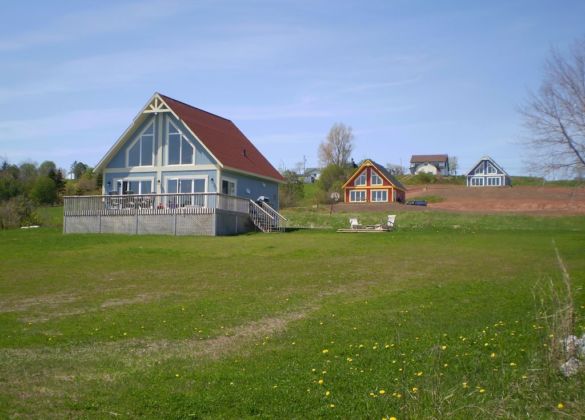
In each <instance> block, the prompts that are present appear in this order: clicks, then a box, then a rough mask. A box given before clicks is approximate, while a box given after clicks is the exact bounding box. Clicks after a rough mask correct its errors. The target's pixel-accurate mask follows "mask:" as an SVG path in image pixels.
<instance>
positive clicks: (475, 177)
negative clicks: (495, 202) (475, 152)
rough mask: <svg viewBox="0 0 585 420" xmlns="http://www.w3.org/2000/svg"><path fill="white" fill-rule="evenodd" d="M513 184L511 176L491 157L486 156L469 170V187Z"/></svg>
mask: <svg viewBox="0 0 585 420" xmlns="http://www.w3.org/2000/svg"><path fill="white" fill-rule="evenodd" d="M508 185H512V180H511V179H510V176H509V175H508V174H507V173H506V171H504V169H503V168H502V167H501V166H500V165H498V164H497V163H496V162H495V161H494V160H493V159H492V158H491V157H489V156H484V157H482V158H481V159H480V161H479V162H477V163H476V164H475V165H474V166H473V168H472V169H471V170H470V171H469V172H467V186H468V187H505V186H508Z"/></svg>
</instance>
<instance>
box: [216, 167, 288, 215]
mask: <svg viewBox="0 0 585 420" xmlns="http://www.w3.org/2000/svg"><path fill="white" fill-rule="evenodd" d="M223 176H226V177H228V178H233V179H236V180H237V190H236V195H237V196H239V197H244V198H250V199H252V200H256V199H257V198H258V197H260V196H261V195H263V196H266V197H268V199H269V200H270V205H271V206H272V207H273V208H275V209H276V210H278V208H279V206H278V183H277V182H274V181H267V180H264V179H260V178H255V177H252V176H248V175H243V174H239V173H236V172H228V171H222V177H223Z"/></svg>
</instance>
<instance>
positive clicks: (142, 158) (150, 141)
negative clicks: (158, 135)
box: [126, 123, 154, 167]
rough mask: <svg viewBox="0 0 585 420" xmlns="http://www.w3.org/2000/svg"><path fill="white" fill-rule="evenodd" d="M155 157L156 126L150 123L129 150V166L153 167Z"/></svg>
mask: <svg viewBox="0 0 585 420" xmlns="http://www.w3.org/2000/svg"><path fill="white" fill-rule="evenodd" d="M153 155H154V124H153V123H150V125H149V126H148V127H146V129H144V131H143V132H142V133H141V134H140V136H139V137H138V138H137V139H136V140H135V141H134V143H132V144H131V145H130V148H129V149H128V157H127V165H126V166H128V167H130V166H152V160H153Z"/></svg>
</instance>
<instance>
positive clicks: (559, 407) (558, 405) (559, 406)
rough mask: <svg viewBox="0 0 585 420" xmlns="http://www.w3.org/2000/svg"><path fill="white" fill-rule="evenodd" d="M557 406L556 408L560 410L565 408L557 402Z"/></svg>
mask: <svg viewBox="0 0 585 420" xmlns="http://www.w3.org/2000/svg"><path fill="white" fill-rule="evenodd" d="M557 408H558V409H559V410H562V409H563V408H565V405H564V404H563V403H558V404H557Z"/></svg>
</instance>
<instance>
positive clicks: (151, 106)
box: [95, 92, 223, 172]
mask: <svg viewBox="0 0 585 420" xmlns="http://www.w3.org/2000/svg"><path fill="white" fill-rule="evenodd" d="M158 113H169V114H170V115H172V116H173V117H175V119H176V120H177V121H179V122H180V123H181V125H182V126H183V127H184V129H185V130H186V131H187V132H189V133H190V134H191V135H192V136H193V138H194V139H195V140H196V141H197V143H198V145H199V146H201V147H202V148H203V149H204V150H205V151H206V152H207V153H208V154H209V155H210V156H211V157H212V158H213V160H214V161H215V162H217V164H218V165H219V166H220V167H223V165H222V163H221V162H220V160H219V159H217V158H216V157H215V156H214V155H213V153H212V152H211V151H210V150H209V148H208V147H207V146H206V145H205V143H204V142H202V141H201V139H199V137H198V136H197V134H195V133H194V132H193V130H191V128H190V127H189V125H188V124H185V122H183V121H182V120H181V118H180V117H179V116H178V115H177V114H176V113H175V112H174V111H173V110H172V108H171V107H169V105H168V104H167V103H166V102H165V101H164V99H163V98H162V97H161V95H160V94H159V93H158V92H155V93H154V95H152V97H151V98H150V99H149V100H148V102H147V103H146V105H144V106H143V107H142V109H141V110H140V112H139V113H138V114H137V115H136V117H134V119H133V120H132V123H131V124H130V126H129V127H128V128H127V129H126V130H125V131H124V133H122V135H121V136H120V137H119V138H118V140H117V141H116V142H115V143H114V145H113V146H112V147H111V148H110V150H108V152H107V153H106V154H105V156H104V157H103V158H102V159H101V160H100V161H99V162H98V164H97V165H96V167H95V171H96V172H99V171H101V170H103V169H104V168H105V167H106V165H107V164H108V163H109V162H110V160H111V159H113V158H114V157H115V156H116V155H117V153H118V152H119V151H120V150H122V148H123V147H124V145H125V144H126V143H127V142H128V141H131V140H132V139H133V137H134V135H135V133H136V131H137V130H138V129H139V128H140V127H141V126H142V125H143V124H144V122H145V121H146V120H147V119H150V117H151V115H157V114H158Z"/></svg>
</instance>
